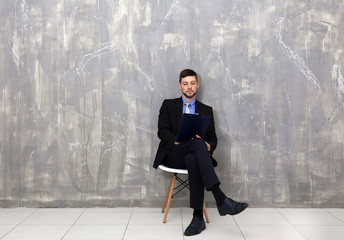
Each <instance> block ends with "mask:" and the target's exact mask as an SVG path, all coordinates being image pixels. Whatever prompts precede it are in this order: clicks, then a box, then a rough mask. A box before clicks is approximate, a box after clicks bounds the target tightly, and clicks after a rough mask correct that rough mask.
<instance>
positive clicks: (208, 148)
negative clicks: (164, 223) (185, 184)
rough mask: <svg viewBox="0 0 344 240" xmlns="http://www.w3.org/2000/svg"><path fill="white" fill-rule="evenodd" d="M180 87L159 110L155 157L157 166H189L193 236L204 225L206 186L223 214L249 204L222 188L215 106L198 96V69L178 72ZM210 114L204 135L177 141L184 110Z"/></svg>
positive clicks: (155, 165) (186, 231)
mask: <svg viewBox="0 0 344 240" xmlns="http://www.w3.org/2000/svg"><path fill="white" fill-rule="evenodd" d="M178 85H179V89H180V90H181V91H182V97H179V98H175V99H165V100H164V102H163V103H162V106H161V108H160V112H159V121H158V137H159V138H160V140H161V142H160V144H159V148H158V151H157V154H156V157H155V160H154V165H153V167H154V168H157V167H158V166H159V165H160V164H165V165H167V166H169V167H171V168H179V169H187V170H188V173H189V185H190V207H191V208H193V209H194V212H193V218H192V221H191V223H190V225H189V226H188V227H187V228H186V230H185V232H184V234H185V235H186V236H192V235H195V234H199V233H201V232H202V230H204V229H205V221H204V219H203V210H202V208H203V201H204V188H205V189H206V190H207V191H211V192H212V193H213V195H214V198H215V200H216V204H217V209H218V211H219V214H220V215H221V216H224V215H227V214H229V215H235V214H238V213H240V212H242V211H243V210H245V209H246V208H247V207H248V204H247V203H239V202H236V201H234V200H232V199H230V198H228V197H227V196H226V195H225V194H224V193H223V192H222V191H221V189H220V186H219V185H220V181H219V179H218V177H217V175H216V173H215V170H214V167H216V166H217V162H216V161H215V159H214V158H213V157H212V154H213V152H214V150H215V148H216V145H217V137H216V133H215V125H214V117H213V109H212V108H211V107H209V106H207V105H205V104H203V103H201V102H199V101H197V100H196V93H197V90H198V88H199V81H198V79H197V73H196V72H195V71H193V70H191V69H185V70H183V71H182V72H181V73H180V76H179V84H178ZM184 113H190V114H195V113H196V114H199V115H210V116H211V120H210V123H209V126H208V129H207V132H206V135H205V137H204V139H202V138H200V137H199V136H198V135H196V136H195V137H194V138H192V139H190V140H188V141H185V142H181V143H180V142H176V141H175V140H176V135H177V133H178V129H179V124H180V121H181V118H182V114H184Z"/></svg>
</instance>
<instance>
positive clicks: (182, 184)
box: [159, 165, 210, 223]
mask: <svg viewBox="0 0 344 240" xmlns="http://www.w3.org/2000/svg"><path fill="white" fill-rule="evenodd" d="M159 168H160V169H161V170H163V171H165V172H170V173H173V174H172V178H171V182H170V186H169V187H168V190H167V194H166V197H165V202H164V206H163V207H162V210H161V212H162V213H163V212H165V215H164V219H163V221H162V222H163V223H166V219H167V215H168V210H169V209H170V204H171V199H172V198H173V197H174V196H175V195H176V194H178V193H179V192H180V191H182V190H183V189H184V188H187V189H189V179H187V180H185V181H184V180H183V179H181V178H180V177H178V174H188V170H186V169H176V168H170V167H167V166H165V165H159ZM176 180H177V181H178V183H179V185H178V186H176V187H174V185H175V182H176ZM174 190H178V191H177V192H176V193H174V194H173V191H174ZM203 212H204V216H205V219H206V221H207V223H209V222H210V221H209V217H208V213H207V209H206V208H205V203H204V202H203Z"/></svg>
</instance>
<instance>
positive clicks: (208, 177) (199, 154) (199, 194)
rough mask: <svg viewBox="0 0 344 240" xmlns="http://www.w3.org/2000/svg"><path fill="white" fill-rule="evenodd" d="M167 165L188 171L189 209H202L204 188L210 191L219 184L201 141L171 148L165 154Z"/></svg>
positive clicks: (206, 150) (184, 143) (205, 147)
mask: <svg viewBox="0 0 344 240" xmlns="http://www.w3.org/2000/svg"><path fill="white" fill-rule="evenodd" d="M167 165H168V166H169V167H172V168H178V169H187V170H188V173H189V186H190V207H191V208H193V209H202V208H203V201H204V188H205V189H206V190H210V188H212V187H213V186H215V185H219V184H220V181H219V179H218V177H217V175H216V173H215V170H214V166H213V162H212V160H211V158H210V153H209V152H208V149H207V146H206V144H205V142H204V140H203V139H200V138H194V139H192V140H189V141H186V142H183V143H180V144H178V145H175V146H173V147H172V149H171V150H170V151H169V152H168V154H167Z"/></svg>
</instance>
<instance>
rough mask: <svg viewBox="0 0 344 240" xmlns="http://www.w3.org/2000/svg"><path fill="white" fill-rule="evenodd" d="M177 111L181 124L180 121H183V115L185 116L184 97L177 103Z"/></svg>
mask: <svg viewBox="0 0 344 240" xmlns="http://www.w3.org/2000/svg"><path fill="white" fill-rule="evenodd" d="M176 111H177V115H176V116H177V119H178V121H179V122H180V120H181V119H182V115H183V100H182V97H180V98H178V99H177V101H176ZM178 125H179V123H178Z"/></svg>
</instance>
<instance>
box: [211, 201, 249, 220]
mask: <svg viewBox="0 0 344 240" xmlns="http://www.w3.org/2000/svg"><path fill="white" fill-rule="evenodd" d="M247 207H248V204H247V203H240V202H236V201H234V200H232V199H230V198H226V200H225V202H224V203H223V204H222V205H221V206H219V205H217V210H218V211H219V213H220V215H221V216H225V215H226V214H229V215H236V214H238V213H241V212H242V211H244V210H245V209H246V208H247Z"/></svg>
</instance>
